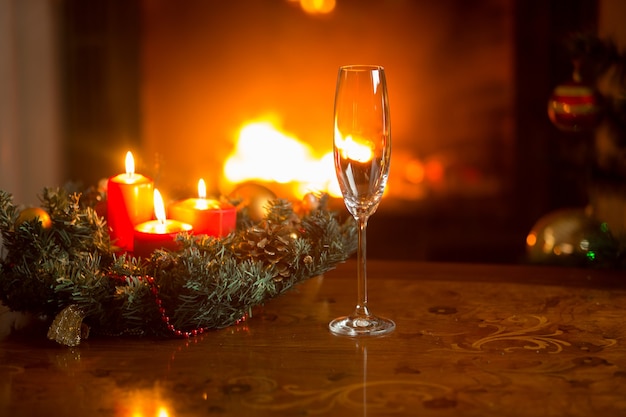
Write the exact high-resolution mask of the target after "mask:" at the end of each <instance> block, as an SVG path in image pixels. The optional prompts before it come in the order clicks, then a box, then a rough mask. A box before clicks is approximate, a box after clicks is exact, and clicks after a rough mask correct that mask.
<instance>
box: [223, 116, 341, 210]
mask: <svg viewBox="0 0 626 417" xmlns="http://www.w3.org/2000/svg"><path fill="white" fill-rule="evenodd" d="M224 177H225V179H226V180H227V181H228V182H229V183H230V184H237V183H242V182H245V181H261V182H270V183H271V182H276V183H280V184H289V185H290V186H291V191H292V192H293V194H294V195H295V196H296V197H298V198H302V197H304V195H305V194H306V193H308V192H325V193H328V194H330V195H333V196H340V195H341V194H340V191H339V186H338V184H337V179H336V177H335V169H334V165H333V155H332V151H330V152H327V153H326V154H325V155H323V156H322V157H320V158H318V157H316V156H315V155H314V153H313V150H312V149H311V147H310V146H309V145H308V144H306V143H303V142H301V141H300V140H298V139H297V138H295V137H293V136H292V135H290V134H287V133H283V132H281V131H280V130H278V129H277V128H276V127H275V126H274V125H273V124H272V123H271V122H267V121H260V122H253V123H249V124H246V125H245V126H244V127H243V128H242V129H241V130H240V132H239V138H238V141H237V143H236V146H235V149H234V151H233V153H232V154H231V155H230V156H229V157H228V158H227V159H226V162H225V163H224Z"/></svg>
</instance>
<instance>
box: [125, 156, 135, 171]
mask: <svg viewBox="0 0 626 417" xmlns="http://www.w3.org/2000/svg"><path fill="white" fill-rule="evenodd" d="M124 164H125V166H126V175H127V176H128V177H132V176H133V175H134V174H135V158H133V153H132V152H131V151H128V152H126V161H125V162H124Z"/></svg>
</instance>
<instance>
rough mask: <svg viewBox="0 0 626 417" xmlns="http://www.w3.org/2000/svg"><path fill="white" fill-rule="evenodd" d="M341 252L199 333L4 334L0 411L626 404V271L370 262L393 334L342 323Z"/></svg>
mask: <svg viewBox="0 0 626 417" xmlns="http://www.w3.org/2000/svg"><path fill="white" fill-rule="evenodd" d="M355 271H356V266H355V263H354V262H353V261H350V262H348V263H346V264H343V265H340V266H339V267H338V268H337V269H336V270H334V271H331V272H329V273H328V274H326V275H325V276H323V277H318V278H313V279H311V280H309V281H307V282H305V283H303V284H301V285H299V286H298V287H297V288H295V289H294V290H292V291H291V292H289V293H287V294H285V295H283V296H281V297H279V298H277V299H275V300H272V301H271V302H269V303H267V304H266V305H265V306H264V307H262V308H259V309H258V310H256V311H255V314H254V316H253V317H252V318H251V319H250V320H248V321H246V322H244V323H241V324H239V325H237V326H234V327H231V328H228V329H224V330H219V331H213V332H209V333H207V334H204V335H202V336H199V337H197V338H194V339H190V340H181V339H175V340H152V339H132V338H130V339H126V338H91V339H88V340H86V341H84V342H82V343H81V345H80V346H78V347H76V348H66V347H62V346H59V345H56V344H55V343H53V342H49V341H47V340H46V339H45V337H44V336H43V335H28V336H24V335H22V334H19V333H18V334H15V333H14V334H13V335H11V336H10V337H8V338H6V339H5V340H3V341H1V342H0V415H2V416H44V415H45V416H57V415H58V416H145V417H147V416H155V417H156V416H161V417H164V416H170V417H173V416H197V415H203V416H247V415H250V416H269V415H271V416H310V415H332V416H335V415H336V416H348V415H349V416H403V415H411V416H415V415H419V416H438V417H443V416H480V417H485V416H542V417H547V416H602V417H607V416H624V415H626V282H625V280H626V276H624V274H623V273H617V272H601V271H593V270H579V269H561V268H551V267H528V266H486V265H463V264H429V263H401V262H382V261H379V262H374V261H372V262H370V264H369V275H370V307H371V308H372V310H373V312H375V313H378V314H381V315H386V316H388V317H391V318H393V319H394V320H395V321H396V323H397V329H396V331H395V332H394V333H392V334H391V335H389V336H385V337H379V338H361V339H353V338H348V337H337V336H333V335H332V334H330V333H329V331H328V330H327V323H328V321H329V320H330V319H331V318H334V317H335V316H338V315H342V314H346V313H349V312H351V311H352V308H353V306H354V302H355V298H356V296H355V290H356V280H355Z"/></svg>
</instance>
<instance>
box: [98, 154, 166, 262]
mask: <svg viewBox="0 0 626 417" xmlns="http://www.w3.org/2000/svg"><path fill="white" fill-rule="evenodd" d="M153 188H154V182H153V181H152V180H151V179H150V178H148V177H145V176H143V175H141V174H136V173H135V160H134V159H133V154H132V153H131V152H128V153H127V154H126V173H125V174H119V175H116V176H114V177H111V178H109V180H108V182H107V222H108V224H109V233H110V236H111V241H112V243H113V244H114V245H115V246H117V247H119V248H120V249H121V250H124V251H129V252H132V251H133V239H134V237H133V235H134V228H135V226H136V225H137V224H139V223H141V222H144V221H146V220H150V219H152V216H153V212H154V209H153V201H152V190H153Z"/></svg>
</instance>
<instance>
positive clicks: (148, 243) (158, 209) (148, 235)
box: [134, 188, 192, 257]
mask: <svg viewBox="0 0 626 417" xmlns="http://www.w3.org/2000/svg"><path fill="white" fill-rule="evenodd" d="M154 214H155V216H156V220H150V221H147V222H144V223H140V224H138V225H137V226H135V233H134V236H135V245H134V249H135V250H134V254H135V255H136V256H142V257H149V256H150V255H151V254H152V252H154V251H155V250H157V249H169V250H176V249H177V248H178V244H177V242H176V236H177V235H178V234H179V233H181V232H190V231H191V230H192V226H191V225H190V224H187V223H183V222H180V221H178V220H172V219H167V218H166V217H165V205H164V204H163V198H162V197H161V193H159V190H157V189H156V188H155V189H154Z"/></svg>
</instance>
